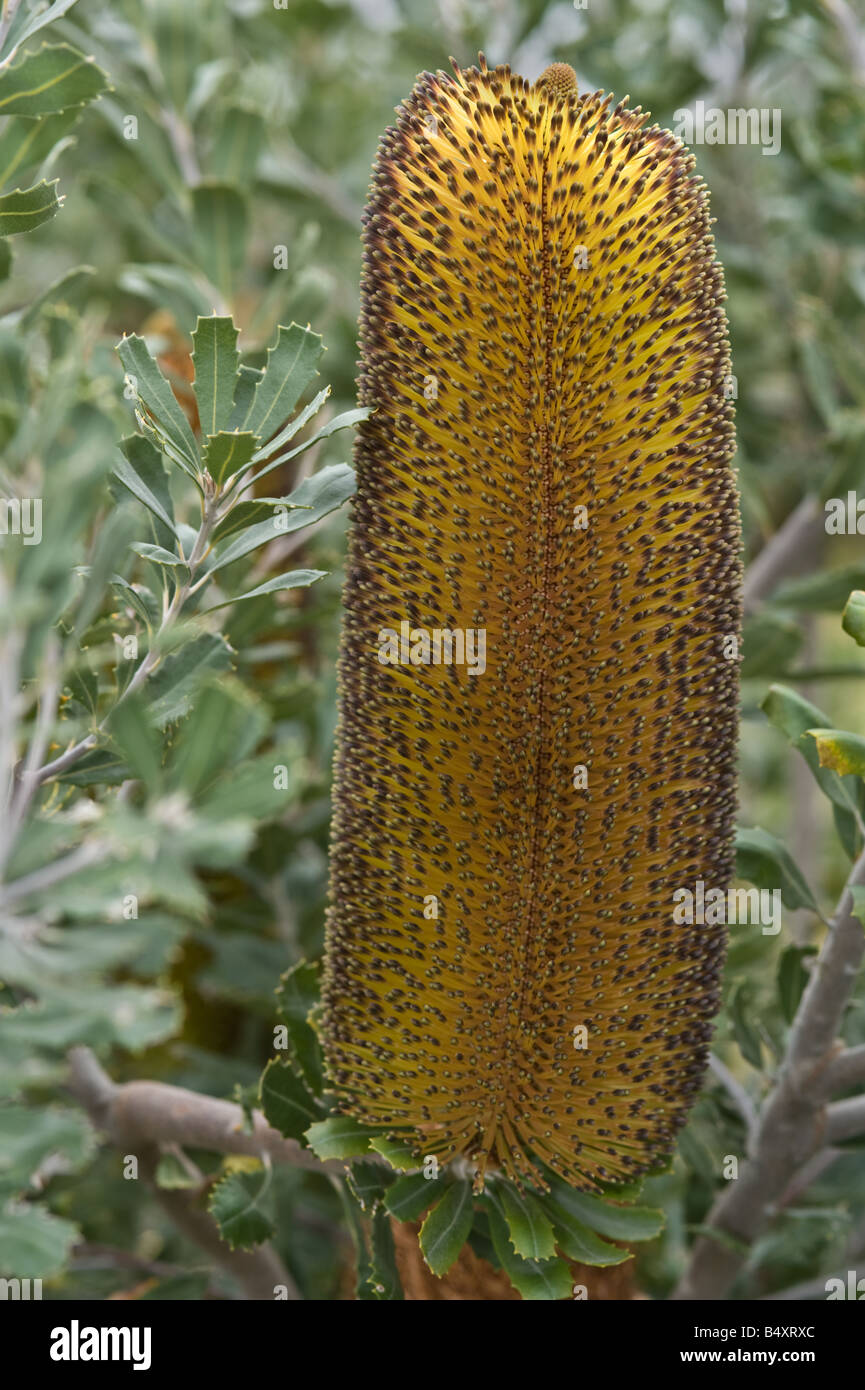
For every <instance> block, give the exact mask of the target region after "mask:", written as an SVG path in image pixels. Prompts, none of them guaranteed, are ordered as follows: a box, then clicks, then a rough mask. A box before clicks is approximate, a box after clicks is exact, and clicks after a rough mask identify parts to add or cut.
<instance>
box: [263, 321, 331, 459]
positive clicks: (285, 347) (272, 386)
mask: <svg viewBox="0 0 865 1390" xmlns="http://www.w3.org/2000/svg"><path fill="white" fill-rule="evenodd" d="M322 351H323V345H322V341H321V338H320V337H319V335H318V334H317V333H311V332H310V330H309V329H308V328H301V327H300V326H299V325H298V324H296V323H293V324H291V325H290V327H288V328H285V327H283V326H282V325H280V327H279V331H278V334H277V340H276V346H275V347H272V348H270V349H268V353H267V365H266V367H265V371H264V376H263V377H262V379H261V381H259V383H258V385H257V386H256V388H255V395H254V396H253V399H252V404H251V405H250V407H249V412H248V414H247V417H246V420H245V421H244V428H245V429H247V430H252V432H253V433H254V434H257V435H258V436H259V438H260V439H265V440H266V439H268V438H269V437H270V436H271V435H273V434H275V433H276V431H277V430H278V429H279V427H280V426H281V425H282V424H284V423H285V421H286V420H287V419H288V417H289V415H290V414H291V412H292V411H293V410H294V408H295V406H296V405H297V402H298V401H299V400H300V397H301V396H302V395H303V392H304V391H305V390H306V388H307V386H308V385H309V384H310V382H311V381H312V380H313V379H314V377H315V376H316V375H317V372H316V364H317V363H318V360H319V358H320V357H321V354H322Z"/></svg>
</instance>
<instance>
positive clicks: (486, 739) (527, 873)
mask: <svg viewBox="0 0 865 1390" xmlns="http://www.w3.org/2000/svg"><path fill="white" fill-rule="evenodd" d="M454 72H455V75H454V76H453V77H450V76H446V75H445V74H443V73H439V74H437V75H435V76H434V75H432V74H429V73H427V74H424V75H423V76H422V77H421V78H420V79H419V81H418V82H417V84H416V86H415V88H414V90H413V92H412V94H411V96H410V97H409V98H408V100H407V101H406V102H405V103H404V104H403V106H402V107H401V108H399V110H398V120H397V123H396V125H395V127H394V128H392V129H390V130H389V131H388V132H387V134H386V135H385V137H384V140H383V142H382V145H381V148H380V151H379V155H378V160H377V164H376V168H375V173H374V179H373V185H372V190H371V195H370V200H369V204H368V208H367V212H366V215H365V225H364V248H365V259H364V273H363V283H362V297H363V308H362V315H361V344H360V345H361V351H362V363H361V375H360V394H361V400H362V402H363V403H364V404H366V405H371V406H374V407H375V410H374V413H373V414H372V415H371V417H370V418H369V419H368V420H367V421H366V422H365V423H364V424H363V425H361V427H360V429H359V431H358V440H357V446H356V462H357V474H358V489H357V497H356V500H355V504H354V518H353V524H352V531H351V538H350V550H349V559H348V571H347V583H346V589H345V619H344V627H343V637H342V647H341V655H340V668H339V670H340V724H339V730H338V746H337V756H336V764H335V789H334V830H333V841H332V870H331V906H330V908H329V911H328V925H327V949H326V968H325V983H324V1011H323V1034H324V1042H325V1050H326V1055H327V1061H328V1068H329V1075H330V1083H331V1086H332V1089H333V1091H334V1093H335V1095H336V1098H337V1103H338V1107H339V1109H340V1110H341V1111H343V1112H345V1113H347V1114H350V1115H352V1116H354V1117H355V1118H356V1119H358V1120H360V1121H362V1122H365V1123H368V1124H372V1125H378V1126H383V1127H386V1128H387V1129H388V1130H389V1131H390V1132H393V1133H403V1134H404V1135H405V1136H406V1137H407V1138H409V1139H410V1140H411V1141H412V1142H413V1143H414V1144H415V1145H416V1148H417V1151H419V1152H421V1153H423V1154H424V1155H435V1156H437V1157H438V1158H439V1160H440V1161H442V1162H444V1161H447V1160H451V1159H453V1158H454V1157H455V1156H457V1155H464V1156H465V1157H466V1158H468V1159H469V1160H471V1161H472V1162H473V1163H474V1164H475V1165H476V1170H477V1174H478V1186H480V1185H482V1183H483V1175H484V1173H485V1172H487V1173H488V1172H489V1171H491V1170H492V1169H494V1168H498V1169H500V1170H501V1171H503V1172H504V1173H506V1174H507V1175H509V1176H511V1177H514V1178H516V1179H517V1180H519V1181H521V1180H528V1181H531V1182H535V1183H539V1184H541V1185H542V1184H543V1176H542V1174H541V1172H540V1171H539V1168H538V1164H539V1163H543V1164H546V1165H548V1166H549V1167H550V1168H551V1169H552V1170H554V1171H556V1172H557V1173H559V1174H560V1175H561V1176H562V1177H563V1178H565V1179H566V1180H567V1181H568V1182H570V1183H572V1184H573V1185H575V1186H577V1187H581V1188H584V1189H587V1190H592V1189H597V1187H598V1185H599V1184H600V1183H609V1182H615V1181H619V1180H624V1179H628V1178H632V1177H635V1176H637V1175H639V1174H641V1173H643V1172H645V1171H647V1170H648V1169H650V1168H651V1167H653V1166H655V1165H656V1163H657V1162H658V1161H659V1160H660V1159H662V1158H663V1157H665V1156H666V1155H667V1154H668V1153H669V1151H670V1150H671V1147H672V1144H673V1141H674V1138H675V1134H676V1132H677V1130H678V1128H679V1127H680V1126H681V1124H682V1123H683V1121H684V1118H685V1115H686V1112H687V1110H688V1107H689V1105H690V1104H691V1102H692V1101H693V1099H694V1096H695V1094H696V1092H697V1090H698V1088H699V1085H700V1081H701V1077H702V1074H703V1070H704V1066H705V1062H706V1055H707V1042H708V1038H709V1036H710V1034H711V1030H712V1018H713V1015H714V1013H715V1010H716V1007H717V1002H718V975H719V970H720V965H721V961H722V956H723V951H724V944H725V943H724V930H723V928H721V927H711V926H701V925H693V926H689V925H685V926H682V925H677V924H675V923H674V920H673V907H674V901H673V892H674V890H675V889H676V888H677V887H680V886H684V887H687V886H688V885H691V886H693V885H694V883H695V881H696V880H703V881H704V882H705V883H706V884H707V885H712V886H719V887H723V886H725V884H726V881H727V880H728V878H729V877H730V875H731V872H732V867H733V851H732V826H733V814H734V803H735V771H734V759H735V746H736V716H737V703H738V701H737V677H738V667H737V660H736V659H735V652H736V639H737V635H738V633H739V629H740V620H741V617H740V583H741V573H740V563H739V558H738V552H739V522H738V507H737V495H736V487H735V479H734V474H733V470H732V468H731V457H732V452H733V426H732V407H731V406H730V405H729V403H728V402H727V400H726V399H725V384H726V379H727V377H728V374H729V371H730V365H729V359H728V346H727V334H726V324H725V319H724V315H723V310H722V308H721V301H722V299H723V281H722V276H721V271H720V268H719V266H718V264H717V262H716V260H715V256H714V249H713V244H712V239H711V235H710V219H709V213H708V206H707V194H706V190H705V187H704V185H703V184H702V182H701V181H700V180H699V179H698V178H696V177H695V176H694V174H693V165H694V161H693V158H692V156H691V155H690V154H689V153H688V152H687V150H686V149H685V148H684V146H683V145H682V144H681V142H680V141H679V140H677V139H676V138H675V137H674V136H673V135H671V134H670V133H669V132H667V131H664V130H661V129H659V128H658V127H657V126H652V127H651V128H646V121H647V116H646V115H645V114H644V113H641V112H640V111H639V110H636V111H634V110H630V109H628V108H627V107H626V105H625V104H624V103H620V104H619V105H617V106H613V105H612V98H611V97H605V96H603V95H602V94H601V93H597V92H596V93H589V94H586V95H583V96H581V95H578V93H577V89H576V80H575V78H574V75H573V72H572V70H571V69H570V68H567V66H566V65H564V64H554V65H553V66H552V67H551V68H548V69H547V71H546V72H545V73H544V74H543V76H542V77H541V78H540V79H539V80H538V82H537V83H536V84H535V85H534V86H531V85H530V84H529V83H527V82H526V81H524V80H523V79H522V78H520V77H516V76H514V75H513V74H512V73H511V72H510V69H509V68H507V67H498V68H495V69H494V70H488V69H487V66H486V63H485V61H484V60H483V58H481V62H480V68H479V69H476V68H470V69H468V70H467V71H464V72H462V71H460V70H459V68H457V67H456V66H455V68H454ZM402 624H405V625H406V626H405V627H402V626H401V625H402ZM442 630H446V631H447V632H448V633H452V634H456V633H457V630H459V634H460V635H461V636H464V642H465V644H466V645H465V647H464V651H463V655H464V660H463V662H462V664H460V659H459V658H460V648H459V642H458V639H457V636H456V635H454V636H452V637H451V639H450V642H451V645H450V646H449V647H448V645H447V643H446V642H445V639H444V638H440V639H439V645H438V648H437V649H436V646H435V640H434V635H435V633H436V632H439V633H440V632H442ZM481 632H483V633H484V634H485V643H486V646H485V658H484V661H483V663H482V662H481V661H480V660H479V659H478V660H477V661H476V663H475V667H474V669H472V667H471V665H470V663H469V661H468V651H469V647H468V645H467V644H468V643H469V640H470V637H471V640H472V642H473V644H474V646H473V650H474V653H475V656H477V655H478V652H479V648H480V643H481V638H480V633H481ZM388 634H390V635H388ZM425 634H426V636H425ZM472 634H474V636H473V637H472V636H471V635H472ZM430 635H432V636H430ZM431 643H432V645H431ZM436 651H438V657H439V660H438V661H436V659H435V658H436ZM413 658H414V662H413ZM449 658H450V659H449Z"/></svg>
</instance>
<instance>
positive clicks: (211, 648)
mask: <svg viewBox="0 0 865 1390" xmlns="http://www.w3.org/2000/svg"><path fill="white" fill-rule="evenodd" d="M230 668H231V648H230V647H229V646H228V643H227V642H226V641H225V639H224V638H222V637H219V636H218V635H217V634H216V633H211V632H205V633H201V634H200V636H198V637H194V638H193V639H192V640H191V641H189V642H187V643H185V645H184V646H182V647H181V648H180V649H179V650H178V651H174V652H170V653H169V654H168V656H166V657H164V658H163V660H162V662H161V664H160V665H159V666H158V667H157V669H156V671H155V672H154V673H153V675H152V676H151V677H150V680H149V681H148V683H147V685H146V686H145V687H144V689H145V691H146V692H147V694H148V696H149V701H150V704H149V712H150V717H151V719H152V720H153V721H154V722H155V723H156V724H157V725H158V727H159V728H163V727H164V725H166V724H168V723H173V722H174V721H175V720H177V719H181V718H182V717H183V716H184V715H185V714H188V712H189V710H190V707H191V704H192V699H193V697H194V695H195V694H196V692H197V690H198V689H199V688H200V687H201V685H202V683H203V682H204V681H205V680H207V679H208V678H209V677H210V676H212V675H213V674H214V673H215V672H219V671H228V670H229V669H230Z"/></svg>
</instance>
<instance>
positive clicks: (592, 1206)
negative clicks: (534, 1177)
mask: <svg viewBox="0 0 865 1390" xmlns="http://www.w3.org/2000/svg"><path fill="white" fill-rule="evenodd" d="M550 1192H551V1199H552V1200H554V1201H555V1203H556V1205H557V1206H559V1207H562V1208H563V1209H564V1210H565V1211H567V1212H569V1213H570V1214H571V1216H575V1217H576V1219H577V1220H578V1221H581V1222H582V1223H583V1224H584V1225H586V1226H588V1228H589V1230H590V1231H596V1232H597V1234H598V1235H601V1236H609V1238H610V1239H611V1240H628V1241H633V1240H654V1238H655V1236H657V1235H660V1233H661V1231H662V1230H663V1229H664V1213H663V1212H662V1211H657V1210H655V1209H654V1208H653V1207H634V1206H624V1207H620V1206H614V1205H613V1204H612V1203H611V1202H609V1201H607V1200H605V1199H604V1198H603V1197H594V1196H592V1194H591V1193H589V1192H575V1191H574V1189H573V1188H572V1187H568V1185H567V1184H566V1183H564V1182H562V1180H561V1179H560V1178H556V1179H554V1180H553V1181H551V1183H550ZM548 1200H549V1199H548Z"/></svg>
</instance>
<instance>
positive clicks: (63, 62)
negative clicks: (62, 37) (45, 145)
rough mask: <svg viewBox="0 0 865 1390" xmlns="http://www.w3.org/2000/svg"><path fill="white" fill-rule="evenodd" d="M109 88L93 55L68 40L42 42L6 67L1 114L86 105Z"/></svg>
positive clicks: (1, 85)
mask: <svg viewBox="0 0 865 1390" xmlns="http://www.w3.org/2000/svg"><path fill="white" fill-rule="evenodd" d="M107 89H108V79H107V78H106V76H105V73H104V72H102V70H101V68H98V67H97V66H96V64H95V63H94V61H93V59H92V58H85V56H84V54H83V53H79V52H78V50H77V49H75V48H70V47H69V45H68V44H65V43H63V44H43V46H42V47H41V48H40V49H39V50H38V52H35V53H23V54H22V55H21V57H20V58H19V59H18V61H17V62H15V63H12V64H11V65H10V66H9V67H7V68H5V69H4V71H3V80H2V83H0V116H47V115H50V114H52V113H54V112H57V111H66V110H67V109H68V108H69V107H70V106H84V105H86V104H87V102H90V101H93V100H95V98H96V97H98V96H100V95H101V94H102V92H104V91H107Z"/></svg>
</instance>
